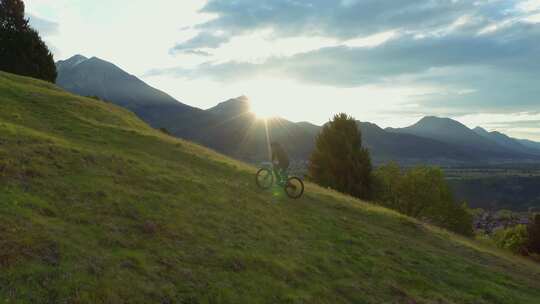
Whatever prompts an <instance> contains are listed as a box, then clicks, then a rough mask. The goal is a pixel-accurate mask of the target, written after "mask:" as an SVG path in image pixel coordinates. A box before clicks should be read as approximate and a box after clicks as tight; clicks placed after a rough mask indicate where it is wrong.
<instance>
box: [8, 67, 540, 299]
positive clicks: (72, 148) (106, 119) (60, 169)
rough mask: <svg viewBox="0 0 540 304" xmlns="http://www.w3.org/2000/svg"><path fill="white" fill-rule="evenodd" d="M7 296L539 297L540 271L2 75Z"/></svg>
mask: <svg viewBox="0 0 540 304" xmlns="http://www.w3.org/2000/svg"><path fill="white" fill-rule="evenodd" d="M0 105H1V106H0V303H538V299H540V267H538V265H534V264H532V263H529V262H527V261H525V260H521V259H518V258H514V257H509V256H506V255H504V254H502V253H500V252H498V251H494V250H491V249H486V248H483V247H481V246H479V245H477V244H473V243H471V242H469V241H467V240H464V239H462V238H459V237H457V236H454V235H452V234H449V233H446V232H443V231H440V230H437V229H434V228H432V227H429V226H426V225H422V224H419V223H417V222H415V221H414V220H412V219H409V218H405V217H403V216H400V215H397V214H395V213H393V212H391V211H388V210H385V209H382V208H377V207H374V206H372V205H369V204H366V203H362V202H359V201H356V200H353V199H351V198H348V197H345V196H342V195H339V194H336V193H333V192H330V191H326V190H322V189H320V188H317V187H315V186H312V185H308V189H307V195H306V197H305V198H303V199H301V200H298V201H290V200H287V199H285V198H284V197H283V195H280V193H279V191H277V190H276V192H275V194H274V195H272V194H271V193H268V192H262V191H258V190H257V189H256V188H255V186H254V185H253V173H254V170H253V168H250V167H248V166H245V165H243V164H240V163H237V162H234V161H232V160H229V159H227V158H225V157H223V156H220V155H218V154H216V153H213V152H211V151H209V150H206V149H204V148H202V147H199V146H196V145H193V144H190V143H187V142H184V141H181V140H177V139H174V138H171V137H168V136H166V135H164V134H161V133H159V132H157V131H154V130H152V129H150V128H149V127H147V126H146V125H145V124H144V123H142V122H141V121H140V120H139V119H137V118H136V117H135V116H134V115H133V114H131V113H129V112H127V111H126V110H123V109H120V108H118V107H115V106H113V105H110V104H107V103H104V102H100V101H96V100H92V99H87V98H82V97H77V96H74V95H70V94H67V93H65V92H63V91H62V90H60V89H58V88H56V87H55V86H52V85H50V84H46V83H44V82H40V81H36V80H31V79H28V78H22V77H17V76H13V75H9V74H5V73H0Z"/></svg>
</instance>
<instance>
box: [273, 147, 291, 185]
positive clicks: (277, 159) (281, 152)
mask: <svg viewBox="0 0 540 304" xmlns="http://www.w3.org/2000/svg"><path fill="white" fill-rule="evenodd" d="M270 148H271V150H272V163H273V164H274V173H275V174H276V176H277V179H278V183H279V184H284V182H285V181H286V180H287V176H288V175H289V174H288V172H287V171H288V170H289V165H290V162H289V156H288V155H287V152H285V149H283V147H282V146H281V144H279V143H278V142H272V143H271V144H270Z"/></svg>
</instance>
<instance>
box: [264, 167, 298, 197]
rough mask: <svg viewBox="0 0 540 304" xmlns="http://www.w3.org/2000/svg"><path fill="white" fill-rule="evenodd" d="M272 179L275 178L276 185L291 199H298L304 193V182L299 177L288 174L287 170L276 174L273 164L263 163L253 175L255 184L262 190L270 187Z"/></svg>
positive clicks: (272, 183)
mask: <svg viewBox="0 0 540 304" xmlns="http://www.w3.org/2000/svg"><path fill="white" fill-rule="evenodd" d="M274 180H277V185H278V186H280V187H282V188H283V189H284V190H285V193H286V194H287V196H288V197H290V198H292V199H299V198H301V197H302V195H303V194H304V182H303V181H302V180H301V179H300V178H299V177H297V176H289V175H288V173H287V172H285V173H282V174H278V173H276V170H275V168H274V165H273V164H263V166H262V168H260V169H259V171H257V174H256V175H255V182H256V183H257V186H258V187H259V188H261V189H263V190H268V189H270V188H272V186H273V185H274Z"/></svg>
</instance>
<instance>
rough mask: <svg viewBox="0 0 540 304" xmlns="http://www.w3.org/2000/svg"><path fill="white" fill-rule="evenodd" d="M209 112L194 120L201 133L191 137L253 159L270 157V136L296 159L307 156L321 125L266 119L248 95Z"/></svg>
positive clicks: (219, 148)
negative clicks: (254, 108)
mask: <svg viewBox="0 0 540 304" xmlns="http://www.w3.org/2000/svg"><path fill="white" fill-rule="evenodd" d="M206 113H207V114H209V116H208V117H207V119H206V120H204V121H202V120H200V121H197V122H194V126H192V127H193V128H194V129H195V130H197V133H196V134H190V136H189V137H190V139H193V140H195V141H197V142H199V143H202V144H204V145H206V146H208V147H211V148H213V149H216V150H218V151H220V152H223V153H225V154H228V155H231V156H233V157H237V158H240V159H244V160H247V161H249V162H260V161H264V160H268V144H269V143H268V142H267V140H271V141H274V140H275V141H279V142H281V143H282V144H283V145H284V146H286V147H287V150H288V152H289V153H290V154H291V157H292V158H293V159H296V160H305V159H307V158H308V156H309V154H310V153H311V151H312V149H313V147H314V142H315V136H316V134H317V133H318V131H319V128H320V127H318V126H314V125H311V124H308V123H293V122H290V121H288V120H285V119H281V118H275V119H268V120H267V121H266V122H265V121H264V120H261V119H258V118H257V117H256V115H255V114H253V113H252V112H251V111H250V105H249V100H248V99H247V98H246V97H244V96H242V97H238V98H233V99H229V100H227V101H224V102H222V103H220V104H218V105H217V106H215V107H213V108H210V109H208V110H206ZM267 132H268V133H267ZM176 134H178V133H176ZM178 135H180V136H182V134H178Z"/></svg>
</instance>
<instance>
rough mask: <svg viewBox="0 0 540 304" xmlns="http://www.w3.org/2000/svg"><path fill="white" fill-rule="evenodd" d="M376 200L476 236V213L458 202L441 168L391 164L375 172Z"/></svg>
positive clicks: (447, 227) (425, 219)
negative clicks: (473, 222)
mask: <svg viewBox="0 0 540 304" xmlns="http://www.w3.org/2000/svg"><path fill="white" fill-rule="evenodd" d="M374 176H375V181H376V186H375V188H376V191H375V199H376V201H377V202H379V203H380V204H382V205H384V206H386V207H388V208H390V209H394V210H396V211H398V212H400V213H403V214H406V215H408V216H411V217H415V218H418V219H421V220H424V221H427V222H430V223H432V224H434V225H436V226H439V227H442V228H445V229H448V230H450V231H453V232H456V233H459V234H462V235H466V236H472V235H473V226H472V221H473V217H472V214H471V213H470V212H469V210H468V208H467V205H466V204H465V203H463V204H458V203H457V202H456V201H455V200H454V197H453V195H452V192H451V190H450V188H449V186H448V184H447V182H446V180H445V178H444V174H443V172H442V170H441V169H439V168H436V167H428V166H418V167H415V168H412V169H410V170H402V169H401V168H400V167H399V166H398V165H397V164H395V163H391V164H388V165H385V166H382V167H380V168H378V169H377V170H376V171H375V174H374Z"/></svg>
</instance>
